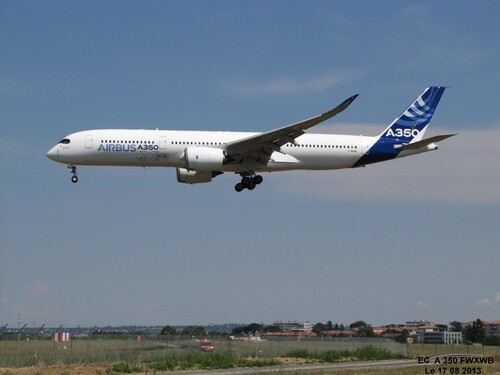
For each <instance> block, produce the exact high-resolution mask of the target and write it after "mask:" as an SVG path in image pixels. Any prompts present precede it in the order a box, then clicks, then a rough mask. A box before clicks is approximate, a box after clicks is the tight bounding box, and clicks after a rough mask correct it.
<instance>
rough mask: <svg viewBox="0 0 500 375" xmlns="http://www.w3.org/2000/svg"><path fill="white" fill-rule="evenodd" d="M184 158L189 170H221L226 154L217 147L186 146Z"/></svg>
mask: <svg viewBox="0 0 500 375" xmlns="http://www.w3.org/2000/svg"><path fill="white" fill-rule="evenodd" d="M185 158H186V166H187V169H189V170H190V171H221V170H222V165H223V164H224V161H225V159H226V155H224V151H223V150H221V149H218V148H210V147H189V148H186V151H185ZM204 182H205V181H204Z"/></svg>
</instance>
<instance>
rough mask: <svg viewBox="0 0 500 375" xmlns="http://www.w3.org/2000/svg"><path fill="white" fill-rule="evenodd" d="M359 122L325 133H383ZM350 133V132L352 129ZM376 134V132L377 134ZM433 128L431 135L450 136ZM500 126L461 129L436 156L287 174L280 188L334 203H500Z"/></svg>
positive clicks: (425, 154) (283, 176)
mask: <svg viewBox="0 0 500 375" xmlns="http://www.w3.org/2000/svg"><path fill="white" fill-rule="evenodd" d="M362 128H363V127H362V126H361V125H359V124H357V125H353V126H349V125H342V126H340V127H338V128H337V127H331V126H326V127H322V128H320V129H318V130H319V131H321V132H325V133H326V132H328V133H330V132H332V133H335V132H337V133H340V134H346V133H350V134H361V133H365V134H366V133H371V134H368V135H373V133H374V132H375V134H376V133H378V132H381V131H382V130H383V129H384V128H385V126H384V125H379V126H374V125H366V126H365V128H364V129H365V131H364V132H363V129H362ZM349 129H350V130H349ZM374 130H375V131H374ZM451 132H452V131H450V129H436V128H434V129H432V128H431V130H429V132H428V134H426V135H427V136H432V135H436V134H446V133H451ZM499 139H500V126H497V127H495V128H492V129H486V130H463V131H459V134H458V135H457V136H455V137H453V138H450V139H447V140H445V141H443V142H441V143H440V149H439V150H438V151H437V152H428V153H424V154H421V155H416V156H412V157H408V158H402V159H398V160H393V161H388V162H384V163H378V164H372V165H368V166H366V167H365V168H356V169H344V170H338V171H320V172H297V173H301V174H303V175H304V178H297V173H284V174H281V175H280V179H285V180H287V181H288V183H287V182H286V181H285V182H283V181H281V182H280V183H279V186H278V188H279V189H286V190H287V191H289V192H291V193H294V194H300V195H306V196H313V197H319V198H323V199H331V200H367V201H405V202H409V201H413V202H437V203H467V204H479V205H498V204H500V189H499V188H498V187H499V186H500V168H498V165H499V163H500V151H499V149H498V140H499Z"/></svg>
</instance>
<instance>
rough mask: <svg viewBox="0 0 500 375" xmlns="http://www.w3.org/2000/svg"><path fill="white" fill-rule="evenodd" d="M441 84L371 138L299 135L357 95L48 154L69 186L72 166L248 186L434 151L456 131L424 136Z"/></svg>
mask: <svg viewBox="0 0 500 375" xmlns="http://www.w3.org/2000/svg"><path fill="white" fill-rule="evenodd" d="M445 89H446V87H441V86H431V87H428V88H426V89H425V90H424V91H423V92H422V94H420V96H419V97H418V98H417V99H415V101H413V103H412V104H410V106H409V107H408V108H407V109H406V110H405V111H404V112H403V113H402V114H401V115H400V116H398V117H397V118H396V119H395V120H394V121H393V122H392V123H391V124H390V125H389V126H388V127H387V128H386V129H385V130H384V131H383V132H382V133H381V134H380V135H378V136H375V137H373V136H356V135H335V134H311V133H306V132H305V131H306V130H307V129H309V128H311V127H313V126H315V125H317V124H319V123H321V122H323V121H326V120H328V119H330V118H332V117H333V116H336V115H337V114H339V113H340V112H342V111H343V110H345V109H346V108H347V107H348V106H349V105H350V104H351V103H352V102H353V101H354V99H356V98H357V96H358V94H356V95H353V96H351V97H350V98H348V99H346V100H344V101H343V102H342V103H340V104H339V105H338V106H337V107H335V108H333V109H331V110H330V111H328V112H325V113H323V114H321V115H319V116H316V117H312V118H310V119H308V120H304V121H300V122H297V123H295V124H291V125H288V126H284V127H281V128H279V129H276V130H272V131H268V132H263V133H256V132H220V131H181V130H158V129H156V130H143V129H138V130H131V129H100V130H86V131H81V132H77V133H73V134H70V135H68V136H66V137H65V138H64V139H62V140H61V141H60V142H59V143H58V144H56V145H55V146H54V147H52V148H51V149H50V150H49V151H48V153H47V157H48V158H49V159H51V160H54V161H56V162H59V163H64V164H67V165H68V168H69V169H70V170H71V174H72V177H71V181H72V182H73V183H76V182H78V176H77V166H87V165H93V166H136V167H173V168H176V171H177V181H178V182H180V183H187V184H198V183H206V182H210V181H212V179H213V178H214V177H216V176H218V175H221V174H223V173H225V172H234V173H235V174H239V175H240V176H241V181H240V182H238V183H237V184H236V185H235V187H234V188H235V190H236V191H237V192H241V191H242V190H244V189H248V190H253V189H254V188H255V187H256V186H257V185H259V184H260V183H262V181H263V177H262V175H260V174H258V173H262V172H278V171H290V170H335V169H343V168H357V167H364V166H365V165H368V164H372V163H379V162H383V161H387V160H392V159H396V158H401V157H405V156H410V155H416V154H420V153H422V152H427V151H433V150H437V149H438V145H437V142H439V141H442V140H444V139H446V138H449V137H452V136H454V135H456V134H443V135H437V136H433V137H430V138H426V139H424V138H423V136H424V133H425V131H426V130H427V127H428V125H429V122H430V120H431V118H432V115H433V114H434V111H435V110H436V107H437V105H438V103H439V100H440V99H441V96H442V95H443V92H444V90H445Z"/></svg>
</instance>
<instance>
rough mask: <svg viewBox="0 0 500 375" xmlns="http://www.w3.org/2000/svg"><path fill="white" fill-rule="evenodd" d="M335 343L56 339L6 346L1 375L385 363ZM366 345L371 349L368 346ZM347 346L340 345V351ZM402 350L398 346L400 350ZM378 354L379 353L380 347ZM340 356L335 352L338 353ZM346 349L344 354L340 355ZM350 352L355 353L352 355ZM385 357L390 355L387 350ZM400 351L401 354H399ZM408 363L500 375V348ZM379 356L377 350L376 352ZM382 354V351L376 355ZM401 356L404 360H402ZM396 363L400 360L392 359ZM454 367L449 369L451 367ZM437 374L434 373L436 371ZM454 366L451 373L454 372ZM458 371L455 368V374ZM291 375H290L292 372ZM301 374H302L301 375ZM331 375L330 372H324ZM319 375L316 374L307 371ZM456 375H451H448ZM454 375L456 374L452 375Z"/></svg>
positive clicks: (422, 369) (423, 352) (432, 350)
mask: <svg viewBox="0 0 500 375" xmlns="http://www.w3.org/2000/svg"><path fill="white" fill-rule="evenodd" d="M337 344H338V343H337ZM332 345H333V344H332V343H331V342H329V341H320V340H314V341H307V340H306V341H302V342H298V341H290V340H289V341H285V342H258V343H255V342H253V343H252V342H238V341H234V342H229V341H228V340H220V341H217V340H215V341H214V346H215V349H214V353H200V351H199V349H198V341H197V340H190V339H185V340H161V341H158V340H152V339H150V340H144V339H142V340H141V341H140V342H139V341H138V340H137V338H136V337H135V338H133V339H132V338H129V339H122V338H116V339H109V338H108V339H102V340H73V341H70V342H66V343H56V342H53V341H50V340H30V341H28V340H24V341H16V340H11V341H9V340H5V341H0V375H28V374H30V375H51V374H54V375H99V374H123V373H146V372H147V373H152V372H154V371H169V370H173V369H175V370H180V369H197V368H208V369H213V368H232V367H250V366H263V365H272V364H295V363H297V364H301V363H322V362H336V361H345V360H361V359H369V360H379V359H385V357H384V355H381V354H380V353H382V352H383V350H381V352H380V353H376V354H375V355H373V356H372V357H369V358H364V354H359V353H358V354H356V355H354V354H352V353H355V351H356V350H358V349H359V345H358V349H356V345H354V346H353V347H351V348H349V349H339V346H337V349H332V348H333V346H332ZM363 345H366V344H363ZM341 347H342V345H341V346H340V348H341ZM395 348H398V347H395ZM374 349H377V348H374ZM333 350H335V351H336V352H335V353H333V352H332V351H333ZM342 350H344V353H343V354H342V353H341V354H339V352H341V351H342ZM348 350H350V352H349V351H348ZM384 350H385V352H388V351H387V350H386V349H384ZM397 350H399V349H397ZM404 350H405V357H406V358H415V359H416V358H418V357H435V356H438V355H444V354H453V353H455V354H478V355H483V356H490V357H493V358H494V359H495V360H494V363H493V364H485V365H481V366H480V367H477V366H476V367H474V366H469V367H466V366H460V367H459V373H460V374H464V375H470V374H480V375H482V374H498V375H500V347H482V346H466V345H462V346H460V345H455V346H446V345H420V344H418V345H409V346H407V347H404ZM372 351H373V350H372ZM375 351H376V350H375ZM399 357H401V355H399ZM392 358H394V356H392ZM448 367H449V366H448ZM433 370H434V372H432V371H433ZM450 370H451V367H449V368H448V369H447V370H446V371H450ZM439 371H441V373H442V371H443V368H442V367H441V370H440V367H439V366H430V365H426V366H422V365H421V366H416V367H415V368H413V367H412V368H406V369H398V370H363V371H357V370H355V371H352V370H350V371H338V372H334V373H335V374H342V373H345V374H351V375H352V374H354V375H356V374H425V375H427V374H432V373H433V374H439ZM451 371H455V368H453V370H451ZM287 373H288V374H290V372H287ZM297 373H298V372H297ZM321 373H322V374H325V373H326V374H328V372H321ZM301 374H307V375H309V374H310V375H313V374H314V373H311V372H309V373H307V372H305V373H304V372H301ZM446 374H450V372H446ZM451 375H454V373H453V374H451Z"/></svg>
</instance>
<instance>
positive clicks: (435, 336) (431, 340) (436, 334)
mask: <svg viewBox="0 0 500 375" xmlns="http://www.w3.org/2000/svg"><path fill="white" fill-rule="evenodd" d="M418 342H419V343H421V344H446V345H453V344H461V343H462V342H463V336H462V332H450V331H422V332H420V333H419V334H418Z"/></svg>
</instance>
